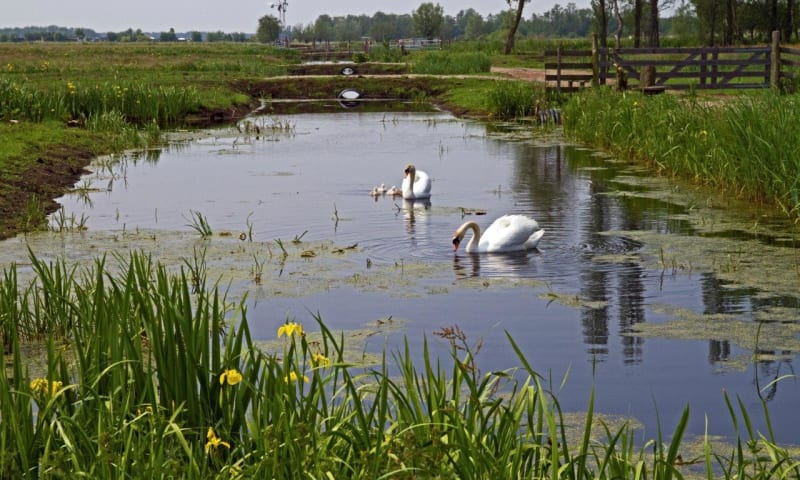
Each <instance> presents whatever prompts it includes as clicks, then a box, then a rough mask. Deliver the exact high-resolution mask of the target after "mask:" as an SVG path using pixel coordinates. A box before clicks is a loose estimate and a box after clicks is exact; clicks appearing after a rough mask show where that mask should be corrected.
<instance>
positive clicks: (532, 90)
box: [486, 80, 550, 119]
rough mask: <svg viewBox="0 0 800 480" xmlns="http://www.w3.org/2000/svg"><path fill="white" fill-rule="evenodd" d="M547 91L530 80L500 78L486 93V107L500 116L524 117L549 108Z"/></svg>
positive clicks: (509, 117) (508, 117) (507, 117)
mask: <svg viewBox="0 0 800 480" xmlns="http://www.w3.org/2000/svg"><path fill="white" fill-rule="evenodd" d="M549 104H550V102H549V101H548V100H547V92H546V90H545V88H544V87H543V86H541V85H533V84H531V83H530V82H518V81H513V80H499V81H496V82H494V84H492V86H491V88H490V89H489V90H488V92H487V95H486V109H487V110H488V111H489V112H490V113H491V114H492V115H493V116H495V117H498V118H506V119H513V118H522V117H526V116H529V115H534V114H535V113H537V112H539V111H540V110H542V109H545V108H548V105H549Z"/></svg>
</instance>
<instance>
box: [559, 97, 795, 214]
mask: <svg viewBox="0 0 800 480" xmlns="http://www.w3.org/2000/svg"><path fill="white" fill-rule="evenodd" d="M562 119H563V124H564V131H565V133H566V134H567V135H568V136H569V137H572V138H574V139H577V140H580V141H582V142H586V143H589V144H591V145H594V146H597V147H600V148H603V149H607V150H610V151H612V152H615V153H618V154H621V155H624V156H628V157H632V158H638V159H641V160H645V161H648V162H651V163H652V164H653V165H655V166H656V167H657V168H658V169H660V170H663V171H668V172H672V173H674V174H677V175H680V176H684V177H687V178H690V179H692V180H695V181H697V182H700V183H704V184H706V185H708V186H709V187H711V188H715V189H718V190H721V191H725V192H728V193H729V194H730V195H733V196H736V197H743V198H747V199H752V200H756V201H761V200H765V199H766V200H768V201H769V202H773V203H776V204H778V205H779V206H780V207H781V208H782V209H783V210H784V211H785V212H786V213H787V214H789V215H791V216H794V217H797V216H800V97H798V96H785V95H780V94H777V93H772V92H763V93H756V94H748V95H745V94H741V95H738V96H737V97H735V98H730V99H724V100H717V101H707V99H706V101H704V100H703V99H702V98H700V97H697V96H694V95H692V94H689V95H685V96H678V95H657V96H643V95H641V94H639V93H631V92H628V93H624V94H620V93H617V92H613V91H611V90H609V89H592V90H590V91H587V92H585V93H582V94H580V95H576V96H573V97H571V99H570V101H569V102H567V103H566V105H565V106H564V108H563V116H562Z"/></svg>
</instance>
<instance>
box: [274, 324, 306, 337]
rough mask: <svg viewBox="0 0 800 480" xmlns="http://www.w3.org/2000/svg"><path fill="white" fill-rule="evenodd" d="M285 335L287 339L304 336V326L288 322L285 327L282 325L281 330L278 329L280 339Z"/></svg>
mask: <svg viewBox="0 0 800 480" xmlns="http://www.w3.org/2000/svg"><path fill="white" fill-rule="evenodd" d="M283 335H286V336H287V337H291V336H293V335H303V326H302V325H300V324H299V323H295V322H288V323H286V324H285V325H281V326H280V328H278V338H281V337H282V336H283Z"/></svg>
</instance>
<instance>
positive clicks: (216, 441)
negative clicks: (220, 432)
mask: <svg viewBox="0 0 800 480" xmlns="http://www.w3.org/2000/svg"><path fill="white" fill-rule="evenodd" d="M206 438H207V439H208V441H207V442H206V453H208V452H209V451H210V450H211V449H212V448H213V449H215V450H216V449H217V448H219V447H221V446H222V447H225V448H231V444H230V443H228V442H226V441H224V440H222V439H221V438H219V437H218V436H217V434H216V433H214V428H213V427H208V433H206Z"/></svg>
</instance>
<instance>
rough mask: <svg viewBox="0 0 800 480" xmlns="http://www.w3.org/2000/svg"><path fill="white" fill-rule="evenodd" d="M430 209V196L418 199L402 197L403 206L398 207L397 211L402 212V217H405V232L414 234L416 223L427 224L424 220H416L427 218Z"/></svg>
mask: <svg viewBox="0 0 800 480" xmlns="http://www.w3.org/2000/svg"><path fill="white" fill-rule="evenodd" d="M430 209H431V200H430V198H422V199H419V200H408V199H403V206H402V207H398V212H400V211H402V212H403V218H405V224H406V232H408V233H409V234H410V235H414V234H416V233H417V230H416V229H417V224H418V223H419V225H420V226H424V225H425V224H427V222H426V221H423V222H418V220H419V219H422V220H427V219H428V213H429V212H430ZM423 230H424V229H423Z"/></svg>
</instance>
